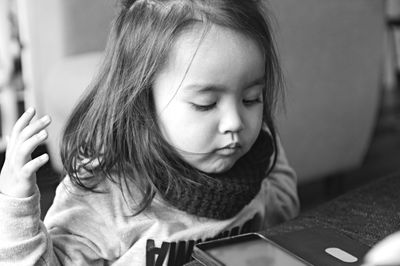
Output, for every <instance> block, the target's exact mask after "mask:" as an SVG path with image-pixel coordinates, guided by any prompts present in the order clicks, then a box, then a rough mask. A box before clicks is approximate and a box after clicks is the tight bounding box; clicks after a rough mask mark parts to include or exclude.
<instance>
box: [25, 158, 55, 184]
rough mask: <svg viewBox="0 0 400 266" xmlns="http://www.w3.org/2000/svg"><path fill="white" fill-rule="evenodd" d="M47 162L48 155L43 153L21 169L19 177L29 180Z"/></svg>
mask: <svg viewBox="0 0 400 266" xmlns="http://www.w3.org/2000/svg"><path fill="white" fill-rule="evenodd" d="M48 161H49V155H48V154H47V153H44V154H42V155H40V156H39V157H36V158H34V159H32V160H30V161H29V162H27V163H26V164H25V165H24V166H23V167H22V169H21V175H22V176H21V177H22V178H25V179H27V178H30V177H31V176H33V175H34V174H35V173H36V172H37V171H38V170H39V168H40V167H42V166H43V165H45V164H46V163H47V162H48Z"/></svg>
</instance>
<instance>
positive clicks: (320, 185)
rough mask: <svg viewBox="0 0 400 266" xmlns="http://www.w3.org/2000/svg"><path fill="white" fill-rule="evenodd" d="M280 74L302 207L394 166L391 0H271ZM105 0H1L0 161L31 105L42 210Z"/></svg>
mask: <svg viewBox="0 0 400 266" xmlns="http://www.w3.org/2000/svg"><path fill="white" fill-rule="evenodd" d="M267 4H268V6H269V9H270V11H271V14H272V19H271V21H272V26H273V28H274V30H275V36H276V42H277V47H278V50H279V55H280V58H281V62H282V67H283V70H284V74H285V78H286V99H285V101H286V107H285V108H283V107H282V108H280V110H279V111H278V116H277V118H278V119H277V120H278V121H277V122H278V127H279V133H280V136H281V138H282V142H283V145H284V147H285V150H286V153H287V156H288V158H289V161H290V162H291V164H292V166H293V167H294V169H295V170H296V171H297V173H298V176H299V196H300V199H301V202H302V210H303V211H305V210H307V209H310V208H312V207H314V206H315V205H317V204H320V203H322V202H325V201H328V200H330V199H332V198H334V197H336V196H337V195H339V194H342V193H345V192H346V191H348V190H350V189H353V188H355V187H358V186H361V185H363V184H365V183H367V182H370V181H371V180H374V179H377V178H380V177H383V176H386V175H388V174H390V173H392V172H396V171H399V170H400V93H399V92H400V89H399V88H398V87H399V82H400V75H399V73H400V0H382V1H381V0H352V1H348V0H334V1H332V0H323V1H321V0H303V1H297V0H269V1H268V2H267ZM115 12H116V2H115V0H35V1H31V0H0V151H1V152H0V163H2V161H3V160H4V151H5V136H6V135H8V134H9V132H10V129H11V127H12V125H13V124H14V122H15V121H16V119H17V117H18V116H19V115H20V114H21V113H22V112H23V111H24V109H25V108H27V107H29V106H34V107H35V108H36V109H37V111H38V113H39V115H40V116H41V115H43V114H49V115H50V116H51V117H52V120H53V122H52V125H51V126H50V128H49V134H50V137H49V139H48V141H47V142H46V145H44V146H41V147H39V148H38V149H37V151H35V154H39V153H42V152H44V151H47V152H49V154H50V159H51V161H50V163H48V164H47V165H46V166H45V167H43V168H42V169H41V170H40V171H39V173H38V185H39V188H40V190H41V192H42V198H41V201H42V210H43V211H42V215H44V214H45V212H46V210H47V208H48V207H49V205H50V204H51V202H52V198H53V196H54V189H55V186H56V185H57V184H58V182H59V181H60V178H61V176H62V174H61V173H62V167H61V164H60V159H59V155H58V152H59V148H58V145H59V141H60V137H61V132H62V128H63V125H64V123H65V121H66V119H67V117H68V115H69V113H70V112H71V110H72V108H73V106H74V104H75V103H76V101H77V99H78V98H79V96H80V95H81V94H82V92H83V91H84V90H85V88H86V86H87V85H88V84H89V82H90V80H91V78H92V77H93V75H94V74H95V73H96V69H97V68H98V66H99V63H100V62H101V58H102V54H103V50H104V47H105V44H106V40H107V35H108V31H109V29H110V23H111V20H112V18H113V16H114V14H115Z"/></svg>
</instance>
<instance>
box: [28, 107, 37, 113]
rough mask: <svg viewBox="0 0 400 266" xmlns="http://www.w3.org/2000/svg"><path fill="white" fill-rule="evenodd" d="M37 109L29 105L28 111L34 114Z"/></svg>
mask: <svg viewBox="0 0 400 266" xmlns="http://www.w3.org/2000/svg"><path fill="white" fill-rule="evenodd" d="M34 111H35V109H34V108H33V107H29V108H28V109H26V112H27V113H30V114H32V113H33V112H34Z"/></svg>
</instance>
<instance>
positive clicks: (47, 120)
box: [41, 115, 50, 123]
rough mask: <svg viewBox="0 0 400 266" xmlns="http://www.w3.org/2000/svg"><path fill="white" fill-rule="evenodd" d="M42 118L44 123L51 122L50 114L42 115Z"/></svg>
mask: <svg viewBox="0 0 400 266" xmlns="http://www.w3.org/2000/svg"><path fill="white" fill-rule="evenodd" d="M41 120H42V122H44V123H48V122H50V116H48V115H45V116H43V117H42V119H41Z"/></svg>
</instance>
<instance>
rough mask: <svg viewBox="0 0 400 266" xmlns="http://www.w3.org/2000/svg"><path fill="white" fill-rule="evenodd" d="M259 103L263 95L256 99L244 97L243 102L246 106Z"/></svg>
mask: <svg viewBox="0 0 400 266" xmlns="http://www.w3.org/2000/svg"><path fill="white" fill-rule="evenodd" d="M259 103H262V99H261V97H257V98H255V99H243V104H244V105H245V106H252V105H255V104H259Z"/></svg>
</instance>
